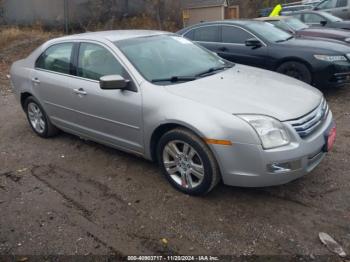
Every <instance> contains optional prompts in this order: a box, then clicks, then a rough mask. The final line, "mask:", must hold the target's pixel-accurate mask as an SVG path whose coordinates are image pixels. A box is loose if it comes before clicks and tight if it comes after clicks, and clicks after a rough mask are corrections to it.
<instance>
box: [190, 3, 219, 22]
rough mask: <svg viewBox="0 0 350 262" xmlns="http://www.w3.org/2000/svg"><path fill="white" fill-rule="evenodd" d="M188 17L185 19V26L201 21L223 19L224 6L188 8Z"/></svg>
mask: <svg viewBox="0 0 350 262" xmlns="http://www.w3.org/2000/svg"><path fill="white" fill-rule="evenodd" d="M187 12H188V19H186V21H185V26H189V25H193V24H197V23H200V22H202V21H215V20H222V19H224V15H225V13H224V7H221V6H218V7H203V8H195V9H189V10H188V11H187Z"/></svg>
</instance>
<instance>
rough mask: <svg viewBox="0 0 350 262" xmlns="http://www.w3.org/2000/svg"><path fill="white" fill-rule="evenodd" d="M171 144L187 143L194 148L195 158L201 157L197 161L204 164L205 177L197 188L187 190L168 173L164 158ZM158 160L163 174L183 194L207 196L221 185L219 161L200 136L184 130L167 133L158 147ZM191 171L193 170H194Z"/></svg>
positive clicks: (179, 129)
mask: <svg viewBox="0 0 350 262" xmlns="http://www.w3.org/2000/svg"><path fill="white" fill-rule="evenodd" d="M170 142H180V143H181V142H184V143H187V144H188V145H189V146H190V147H192V148H193V149H194V150H195V151H196V155H195V158H196V157H197V156H199V158H197V159H199V161H200V163H202V167H204V168H203V170H204V175H203V178H202V181H201V182H200V184H198V185H197V186H196V187H193V188H185V187H184V186H182V185H180V184H179V183H177V182H176V181H175V180H174V179H173V178H172V177H171V175H170V174H169V173H168V171H167V169H166V167H165V164H164V158H163V156H164V150H165V147H166V146H167V145H168V144H169V143H170ZM189 150H190V149H189ZM157 160H158V163H159V165H160V167H161V169H162V172H163V174H164V175H165V177H166V178H167V180H168V181H169V182H170V184H171V185H172V186H173V187H174V188H176V189H177V190H179V191H180V192H183V193H185V194H188V195H193V196H198V195H205V194H207V193H208V192H210V191H211V190H212V189H213V188H214V187H215V186H216V185H217V184H218V183H219V181H220V179H221V176H220V170H219V167H218V164H217V161H216V159H215V157H214V155H213V153H212V152H211V151H210V149H209V147H208V146H207V145H206V143H205V142H204V141H203V140H202V139H200V138H199V137H198V136H196V135H195V134H193V133H192V132H190V131H188V130H186V129H183V128H177V129H173V130H170V131H169V132H167V133H165V134H164V135H163V136H162V137H161V139H160V141H159V143H158V145H157ZM191 161H192V160H191ZM193 161H195V160H193ZM192 163H193V162H192ZM190 169H191V170H192V168H190ZM193 178H195V176H192V179H193ZM192 179H191V181H192ZM198 183H199V182H198Z"/></svg>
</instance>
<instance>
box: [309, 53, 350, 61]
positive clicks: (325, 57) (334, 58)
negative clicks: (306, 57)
mask: <svg viewBox="0 0 350 262" xmlns="http://www.w3.org/2000/svg"><path fill="white" fill-rule="evenodd" d="M314 57H315V58H316V59H317V60H321V61H326V62H338V61H347V60H348V59H347V58H346V57H345V56H343V55H314Z"/></svg>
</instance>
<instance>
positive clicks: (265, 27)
mask: <svg viewBox="0 0 350 262" xmlns="http://www.w3.org/2000/svg"><path fill="white" fill-rule="evenodd" d="M247 27H248V28H249V29H250V30H252V31H253V33H254V34H257V35H260V36H262V37H263V38H265V39H266V40H267V41H270V42H282V41H286V40H288V39H290V38H292V37H293V36H292V35H291V34H289V33H287V32H285V31H283V30H282V29H279V28H277V27H275V26H274V25H272V24H270V23H264V22H261V23H260V22H257V23H248V24H247Z"/></svg>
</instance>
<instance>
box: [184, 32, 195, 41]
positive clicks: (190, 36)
mask: <svg viewBox="0 0 350 262" xmlns="http://www.w3.org/2000/svg"><path fill="white" fill-rule="evenodd" d="M184 37H186V38H188V39H191V40H194V30H191V31H189V32H187V33H186V34H184Z"/></svg>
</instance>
